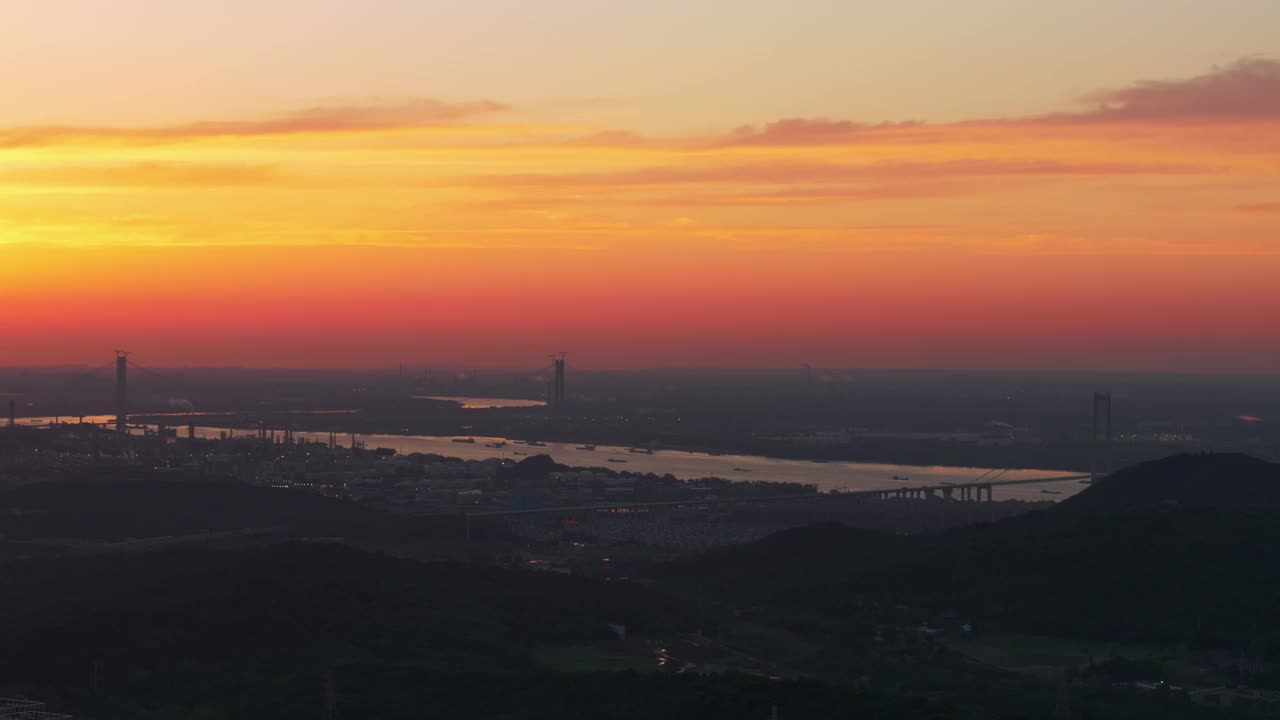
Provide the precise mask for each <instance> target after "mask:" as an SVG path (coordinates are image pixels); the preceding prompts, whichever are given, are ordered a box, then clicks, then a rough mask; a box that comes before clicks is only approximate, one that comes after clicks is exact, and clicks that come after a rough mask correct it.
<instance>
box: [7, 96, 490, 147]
mask: <svg viewBox="0 0 1280 720" xmlns="http://www.w3.org/2000/svg"><path fill="white" fill-rule="evenodd" d="M507 109H508V108H507V106H505V105H502V104H500V103H496V102H493V101H489V100H479V101H475V102H467V103H446V102H441V101H439V100H430V99H419V100H412V101H409V102H404V103H398V104H366V105H331V106H322V107H314V108H308V109H304V110H296V111H293V112H289V113H284V114H281V115H277V116H275V117H269V118H263V119H257V120H211V121H202V122H191V123H181V124H176V125H154V126H146V127H88V126H76V125H40V126H28V127H18V128H10V129H6V130H0V148H13V147H38V146H43V145H52V144H57V143H63V142H73V141H93V140H99V141H101V140H116V141H125V142H144V143H145V142H176V141H181V140H198V139H205V138H220V137H261V136H277V135H295V134H304V133H342V132H358V131H368V130H394V129H407V128H419V127H433V126H442V125H450V124H453V123H456V122H458V121H460V120H465V119H468V118H472V117H476V116H480V115H486V114H492V113H498V112H502V111H504V110H507Z"/></svg>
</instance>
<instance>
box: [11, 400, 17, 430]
mask: <svg viewBox="0 0 1280 720" xmlns="http://www.w3.org/2000/svg"><path fill="white" fill-rule="evenodd" d="M17 425H18V401H17V400H14V399H13V398H9V427H16V426H17Z"/></svg>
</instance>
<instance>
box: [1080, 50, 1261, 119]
mask: <svg viewBox="0 0 1280 720" xmlns="http://www.w3.org/2000/svg"><path fill="white" fill-rule="evenodd" d="M1085 100H1086V101H1087V102H1090V103H1092V104H1095V105H1096V106H1097V108H1096V109H1095V110H1093V111H1090V112H1085V113H1081V114H1078V115H1075V116H1074V117H1076V118H1079V119H1085V120H1157V121H1158V120H1182V119H1243V120H1248V119H1269V120H1274V119H1280V60H1273V59H1269V58H1244V59H1241V60H1238V61H1236V62H1234V63H1232V64H1230V65H1227V66H1224V67H1215V68H1213V69H1212V70H1211V71H1209V72H1208V73H1205V74H1204V75H1199V76H1196V77H1192V78H1186V79H1182V80H1157V81H1148V82H1140V83H1135V84H1133V85H1129V86H1127V87H1123V88H1118V89H1114V90H1103V91H1100V92H1096V93H1093V94H1092V95H1089V96H1087V97H1086V98H1085Z"/></svg>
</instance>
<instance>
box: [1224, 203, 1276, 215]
mask: <svg viewBox="0 0 1280 720" xmlns="http://www.w3.org/2000/svg"><path fill="white" fill-rule="evenodd" d="M1232 209H1233V210H1235V211H1236V212H1242V213H1248V214H1251V215H1263V214H1270V213H1280V202H1266V203H1245V204H1243V205H1236V206H1235V207H1234V208H1232Z"/></svg>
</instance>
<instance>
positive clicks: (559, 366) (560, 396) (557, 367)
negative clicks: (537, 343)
mask: <svg viewBox="0 0 1280 720" xmlns="http://www.w3.org/2000/svg"><path fill="white" fill-rule="evenodd" d="M564 357H565V353H556V354H555V355H552V356H551V392H550V393H549V394H548V396H547V406H548V407H550V408H551V409H552V410H556V411H559V410H562V409H563V408H564Z"/></svg>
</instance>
